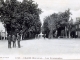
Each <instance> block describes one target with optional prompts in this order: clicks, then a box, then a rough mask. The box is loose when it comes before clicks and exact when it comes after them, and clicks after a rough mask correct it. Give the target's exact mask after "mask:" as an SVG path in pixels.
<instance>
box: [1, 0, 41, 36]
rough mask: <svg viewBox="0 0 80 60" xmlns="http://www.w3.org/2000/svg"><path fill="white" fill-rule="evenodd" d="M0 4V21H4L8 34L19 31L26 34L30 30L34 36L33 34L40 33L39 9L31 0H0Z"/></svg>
mask: <svg viewBox="0 0 80 60" xmlns="http://www.w3.org/2000/svg"><path fill="white" fill-rule="evenodd" d="M0 4H1V6H0V16H1V22H3V23H4V25H5V28H6V30H7V32H8V34H9V33H11V32H12V33H13V34H14V33H20V32H21V33H22V34H23V35H26V34H28V33H29V32H32V34H34V35H33V36H35V34H39V33H40V30H41V21H40V18H39V14H40V13H41V9H40V8H38V4H37V3H35V2H34V1H32V0H23V1H22V2H19V1H17V0H6V1H5V2H4V1H3V0H1V3H0ZM12 33H11V34H12ZM29 35H30V33H29ZM29 37H31V36H29Z"/></svg>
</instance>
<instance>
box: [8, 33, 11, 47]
mask: <svg viewBox="0 0 80 60" xmlns="http://www.w3.org/2000/svg"><path fill="white" fill-rule="evenodd" d="M8 48H11V35H8Z"/></svg>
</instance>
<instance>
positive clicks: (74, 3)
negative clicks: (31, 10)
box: [34, 0, 80, 22]
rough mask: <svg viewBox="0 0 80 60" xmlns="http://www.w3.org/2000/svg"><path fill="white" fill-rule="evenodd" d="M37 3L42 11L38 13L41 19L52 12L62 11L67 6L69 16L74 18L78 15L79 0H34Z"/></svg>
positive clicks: (79, 10) (79, 13)
mask: <svg viewBox="0 0 80 60" xmlns="http://www.w3.org/2000/svg"><path fill="white" fill-rule="evenodd" d="M34 1H35V2H37V3H38V4H39V8H41V9H42V11H43V13H42V14H41V15H40V18H41V21H42V22H43V18H44V17H45V16H48V15H50V14H52V13H54V12H56V13H57V12H63V11H65V10H67V9H68V8H69V9H70V10H71V13H72V15H71V17H72V18H73V20H74V21H75V20H76V17H80V0H34Z"/></svg>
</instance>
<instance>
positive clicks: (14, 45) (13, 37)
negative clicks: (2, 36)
mask: <svg viewBox="0 0 80 60" xmlns="http://www.w3.org/2000/svg"><path fill="white" fill-rule="evenodd" d="M12 41H13V47H16V36H15V35H12Z"/></svg>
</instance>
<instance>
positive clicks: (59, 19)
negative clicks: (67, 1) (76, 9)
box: [43, 9, 71, 34]
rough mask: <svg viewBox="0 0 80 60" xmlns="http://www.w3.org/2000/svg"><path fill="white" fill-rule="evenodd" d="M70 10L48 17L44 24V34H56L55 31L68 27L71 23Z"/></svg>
mask: <svg viewBox="0 0 80 60" xmlns="http://www.w3.org/2000/svg"><path fill="white" fill-rule="evenodd" d="M70 14H71V13H70V10H69V9H68V10H66V11H65V12H60V13H53V14H52V15H50V16H48V17H46V18H45V19H44V23H43V34H46V31H48V30H49V32H48V34H49V33H50V32H51V31H52V32H51V33H52V34H53V33H54V31H55V30H58V29H60V28H62V27H67V29H68V23H69V17H70Z"/></svg>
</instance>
